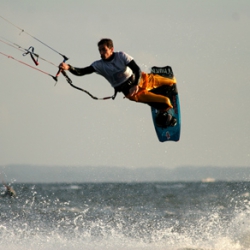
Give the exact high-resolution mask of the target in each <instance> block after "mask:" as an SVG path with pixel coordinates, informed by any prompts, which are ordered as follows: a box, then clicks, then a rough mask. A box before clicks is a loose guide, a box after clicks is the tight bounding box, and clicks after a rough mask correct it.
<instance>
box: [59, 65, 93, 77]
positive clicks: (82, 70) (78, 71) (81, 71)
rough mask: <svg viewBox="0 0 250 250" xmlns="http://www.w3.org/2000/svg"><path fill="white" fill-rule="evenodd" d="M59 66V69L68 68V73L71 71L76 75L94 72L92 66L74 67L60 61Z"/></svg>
mask: <svg viewBox="0 0 250 250" xmlns="http://www.w3.org/2000/svg"><path fill="white" fill-rule="evenodd" d="M59 68H60V69H61V70H68V71H69V72H70V73H72V74H73V75H76V76H83V75H87V74H91V73H94V72H96V71H95V69H94V67H93V66H88V67H85V68H75V67H73V66H71V65H70V64H67V63H61V64H60V65H59Z"/></svg>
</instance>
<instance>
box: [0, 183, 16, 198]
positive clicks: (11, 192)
mask: <svg viewBox="0 0 250 250" xmlns="http://www.w3.org/2000/svg"><path fill="white" fill-rule="evenodd" d="M3 185H4V186H5V192H4V194H2V195H1V197H3V198H4V197H16V192H15V190H14V189H13V188H12V187H11V186H9V185H6V184H3Z"/></svg>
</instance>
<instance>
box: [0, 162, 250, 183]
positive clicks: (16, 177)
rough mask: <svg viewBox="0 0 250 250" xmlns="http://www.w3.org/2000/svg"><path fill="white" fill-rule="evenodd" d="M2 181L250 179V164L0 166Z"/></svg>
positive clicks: (67, 181)
mask: <svg viewBox="0 0 250 250" xmlns="http://www.w3.org/2000/svg"><path fill="white" fill-rule="evenodd" d="M0 172H1V174H2V177H4V179H5V180H6V181H11V180H12V182H17V183H59V182H60V183H63V182H65V183H84V182H88V183H89V182H94V183H96V182H181V181H184V182H190V181H192V182H193V181H199V182H202V181H203V182H208V180H209V181H210V182H211V181H215V182H217V181H250V167H192V166H191V167H190V166H186V167H184V166H182V167H177V168H171V169H169V168H163V167H162V168H161V167H150V168H149V167H147V168H135V169H134V168H126V167H106V166H105V167H101V166H96V167H90V166H82V167H66V166H32V165H7V166H0Z"/></svg>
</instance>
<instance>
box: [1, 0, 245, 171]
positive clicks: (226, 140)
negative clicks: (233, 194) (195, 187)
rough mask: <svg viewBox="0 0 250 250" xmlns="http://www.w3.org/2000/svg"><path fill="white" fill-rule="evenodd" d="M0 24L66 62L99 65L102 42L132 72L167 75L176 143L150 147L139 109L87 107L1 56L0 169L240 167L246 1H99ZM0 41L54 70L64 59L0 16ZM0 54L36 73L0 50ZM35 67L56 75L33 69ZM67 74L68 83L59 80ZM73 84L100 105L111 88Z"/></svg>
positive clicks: (4, 5)
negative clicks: (134, 68) (158, 70)
mask: <svg viewBox="0 0 250 250" xmlns="http://www.w3.org/2000/svg"><path fill="white" fill-rule="evenodd" d="M0 10H1V16H2V17H4V18H6V19H8V20H9V21H10V22H11V23H13V24H15V25H16V26H18V27H20V28H21V29H23V30H25V31H26V32H27V33H29V34H31V35H32V36H35V37H36V38H38V39H40V40H41V41H43V42H44V43H46V44H48V45H49V46H51V47H52V48H54V49H55V50H56V51H58V52H60V53H61V54H64V55H66V56H67V57H69V58H70V59H69V60H68V63H70V64H71V65H73V66H75V67H85V66H89V65H90V64H91V63H92V62H93V61H95V60H98V59H99V58H100V56H99V53H98V49H97V42H98V41H99V40H100V39H101V38H104V37H109V38H112V39H113V41H114V47H115V51H124V52H126V53H128V54H129V55H131V56H132V57H133V58H134V60H135V61H136V62H137V64H138V65H139V66H140V67H141V69H142V71H144V72H150V68H151V67H152V66H166V65H170V66H171V67H172V69H173V71H174V74H175V77H176V79H177V86H178V91H179V96H180V104H181V116H182V129H181V138H180V141H178V142H164V143H161V142H159V141H158V139H157V136H156V133H155V130H154V126H153V122H152V117H151V111H150V108H149V107H148V106H147V105H144V104H139V103H135V102H131V101H129V100H127V99H124V98H123V95H122V94H118V95H117V97H116V99H115V100H114V101H113V100H105V101H96V100H93V99H91V98H90V97H89V96H88V95H86V94H84V93H82V92H80V91H77V90H75V89H73V88H72V87H70V86H69V85H68V83H67V82H66V81H65V79H64V78H63V77H62V76H60V77H59V81H58V83H57V85H56V86H55V83H54V81H53V79H52V78H50V77H49V76H48V75H46V74H43V73H41V72H39V71H37V70H34V69H32V68H30V67H27V66H25V65H23V64H20V63H18V62H16V61H14V60H12V59H10V58H7V57H5V56H3V55H1V54H0V64H1V67H0V74H1V81H0V166H6V165H9V164H28V165H39V166H83V167H84V166H115V167H130V168H141V167H163V168H176V167H179V166H199V167H203V166H220V167H227V166H233V167H237V166H239V167H240V166H250V135H249V132H250V131H249V128H250V115H249V112H248V109H249V107H250V98H249V93H250V82H249V81H250V69H249V65H250V64H249V63H250V32H249V31H250V30H249V27H250V1H249V0H232V1H228V0H211V1H205V0H199V1H198V0H157V1H149V0H144V1H139V0H126V1H117V0H106V1H101V0H100V1H97V0H92V1H84V0H81V1H80V0H72V1H64V0H61V1H55V0H54V1H44V0H36V1H31V0H24V1H17V0H14V1H7V0H3V1H1V2H0ZM0 27H1V34H0V36H1V39H2V38H4V39H8V40H10V41H12V42H14V43H16V44H18V45H20V46H22V47H24V48H29V47H30V46H34V48H35V52H36V53H38V54H39V55H40V57H43V58H46V59H47V60H50V61H52V62H53V63H54V64H55V65H59V64H60V62H61V61H62V57H61V56H60V55H58V54H57V53H55V52H54V51H52V50H50V49H49V48H47V47H46V46H44V45H42V44H41V43H39V42H38V41H36V40H35V39H33V38H32V37H31V36H29V35H27V34H26V33H24V32H21V31H20V30H19V29H18V28H16V27H14V26H13V25H11V24H10V23H8V22H6V21H5V20H3V19H2V18H0ZM0 48H1V49H0V51H1V52H2V53H5V54H7V55H10V56H13V57H14V58H16V59H17V60H21V61H23V62H25V63H28V64H30V65H32V66H34V67H36V66H35V65H34V64H33V62H32V60H31V59H30V58H29V56H26V57H24V56H22V52H21V51H19V50H16V49H14V48H12V47H10V46H8V45H6V44H4V43H2V42H1V43H0ZM39 62H40V64H39V66H38V68H39V69H41V70H43V71H45V72H48V73H50V74H52V75H55V74H56V72H57V67H56V66H53V65H50V64H48V63H46V62H44V61H42V60H40V59H39ZM69 75H70V73H69ZM70 77H71V79H72V80H73V83H74V84H75V85H77V86H79V87H82V88H84V89H87V90H88V91H90V92H91V93H92V94H93V95H95V96H98V97H104V96H110V95H112V94H113V89H112V88H111V86H110V84H109V83H108V82H107V81H106V80H105V79H104V78H102V77H100V76H98V75H97V74H91V75H88V76H83V77H77V76H73V75H70Z"/></svg>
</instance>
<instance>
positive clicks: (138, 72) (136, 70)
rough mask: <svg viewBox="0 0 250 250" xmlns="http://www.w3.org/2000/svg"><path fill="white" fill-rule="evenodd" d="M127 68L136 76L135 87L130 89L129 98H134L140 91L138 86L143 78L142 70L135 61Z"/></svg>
mask: <svg viewBox="0 0 250 250" xmlns="http://www.w3.org/2000/svg"><path fill="white" fill-rule="evenodd" d="M127 66H128V67H129V68H130V69H131V70H132V71H133V74H134V76H135V78H134V83H133V85H134V86H133V87H131V88H130V89H129V96H133V95H135V94H136V93H137V92H138V91H139V86H138V84H139V81H140V77H141V69H140V67H139V66H138V65H137V64H136V62H135V61H134V60H132V61H130V62H129V64H127ZM129 96H128V97H129Z"/></svg>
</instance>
